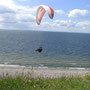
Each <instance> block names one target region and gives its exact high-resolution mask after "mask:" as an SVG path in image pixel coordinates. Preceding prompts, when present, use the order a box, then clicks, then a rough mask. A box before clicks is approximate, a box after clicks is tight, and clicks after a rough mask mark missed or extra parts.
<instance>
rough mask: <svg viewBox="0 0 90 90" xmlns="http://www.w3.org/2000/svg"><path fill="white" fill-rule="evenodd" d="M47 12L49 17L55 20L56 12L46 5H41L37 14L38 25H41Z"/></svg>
mask: <svg viewBox="0 0 90 90" xmlns="http://www.w3.org/2000/svg"><path fill="white" fill-rule="evenodd" d="M45 12H47V13H48V16H49V18H50V19H53V17H54V10H53V9H52V8H51V7H49V6H46V5H40V6H39V7H38V9H37V13H36V22H37V24H38V25H40V23H41V20H42V18H43V15H44V14H45Z"/></svg>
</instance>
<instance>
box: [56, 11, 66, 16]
mask: <svg viewBox="0 0 90 90" xmlns="http://www.w3.org/2000/svg"><path fill="white" fill-rule="evenodd" d="M55 12H56V13H57V14H59V15H63V14H65V12H64V11H63V10H55Z"/></svg>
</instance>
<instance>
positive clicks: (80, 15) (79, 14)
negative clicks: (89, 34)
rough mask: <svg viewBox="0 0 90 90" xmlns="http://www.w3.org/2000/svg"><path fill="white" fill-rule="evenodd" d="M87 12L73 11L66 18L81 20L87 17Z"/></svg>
mask: <svg viewBox="0 0 90 90" xmlns="http://www.w3.org/2000/svg"><path fill="white" fill-rule="evenodd" d="M88 13H89V11H88V10H80V9H73V10H71V11H70V12H69V14H68V17H72V18H83V17H87V16H88Z"/></svg>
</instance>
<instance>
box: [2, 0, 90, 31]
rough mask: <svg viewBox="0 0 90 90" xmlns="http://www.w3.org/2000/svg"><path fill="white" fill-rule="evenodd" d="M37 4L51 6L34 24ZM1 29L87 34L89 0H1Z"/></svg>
mask: <svg viewBox="0 0 90 90" xmlns="http://www.w3.org/2000/svg"><path fill="white" fill-rule="evenodd" d="M39 5H47V6H50V7H52V8H53V9H54V14H55V15H54V19H53V20H50V19H49V17H48V15H47V13H46V14H45V15H44V18H43V20H42V22H41V24H40V25H37V24H36V10H37V8H38V6H39ZM0 29H11V30H13V29H15V30H16V29H17V30H35V31H36V30H42V31H55V32H79V33H90V0H0Z"/></svg>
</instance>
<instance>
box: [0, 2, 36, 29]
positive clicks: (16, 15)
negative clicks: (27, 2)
mask: <svg viewBox="0 0 90 90" xmlns="http://www.w3.org/2000/svg"><path fill="white" fill-rule="evenodd" d="M36 9H37V7H32V8H31V7H29V6H22V5H18V4H16V3H15V2H14V1H13V0H7V1H6V0H0V22H1V23H0V24H3V28H7V27H8V28H11V27H12V28H18V29H21V28H24V27H25V28H26V27H27V28H29V27H30V25H32V24H31V23H33V22H35V12H36ZM11 25H12V26H11Z"/></svg>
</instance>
